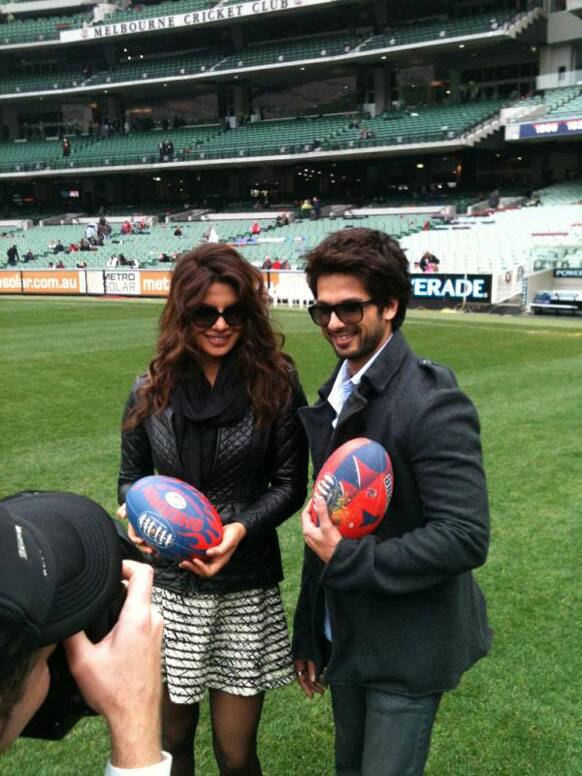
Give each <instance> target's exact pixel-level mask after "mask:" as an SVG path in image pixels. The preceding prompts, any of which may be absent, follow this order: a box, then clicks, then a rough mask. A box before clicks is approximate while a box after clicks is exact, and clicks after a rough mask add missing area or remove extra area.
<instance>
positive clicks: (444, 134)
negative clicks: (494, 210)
mask: <svg viewBox="0 0 582 776" xmlns="http://www.w3.org/2000/svg"><path fill="white" fill-rule="evenodd" d="M502 105H503V103H502V102H501V101H499V100H487V101H483V102H477V103H462V104H460V105H447V106H444V107H431V108H422V109H421V108H418V109H417V110H414V111H410V112H405V111H402V112H392V113H388V114H386V115H383V116H381V117H377V118H374V119H370V118H367V119H363V118H362V119H360V128H356V129H354V128H350V126H349V122H350V117H348V116H346V115H345V114H339V115H331V116H317V117H304V118H294V119H277V120H270V121H257V122H254V123H253V122H251V123H249V124H245V125H243V126H241V127H239V128H238V129H236V130H230V131H224V130H221V128H220V127H219V126H218V125H216V124H212V125H204V126H196V127H184V128H182V129H177V130H167V131H164V130H160V129H155V130H149V131H144V132H131V133H128V134H116V135H110V136H109V137H105V138H104V137H99V136H91V137H88V136H83V137H80V138H74V139H73V140H72V144H71V155H70V156H68V157H63V156H62V149H61V147H60V144H59V143H56V142H54V141H50V142H48V141H47V143H45V144H43V143H38V142H32V143H28V142H18V143H16V142H15V143H2V144H0V170H2V171H7V170H19V169H21V170H26V169H44V168H55V167H91V166H101V165H102V164H111V165H113V164H152V163H154V162H156V161H159V156H158V143H159V142H160V141H162V140H171V141H172V142H173V144H174V149H175V151H174V157H173V158H174V159H175V160H179V161H189V160H192V159H215V158H237V157H241V156H262V155H265V154H267V155H270V154H294V153H305V152H310V151H314V150H320V149H321V150H334V149H342V148H354V147H357V148H365V147H370V146H381V145H388V146H389V145H398V144H401V143H415V142H427V141H431V140H432V141H435V140H448V139H451V138H456V137H459V136H460V135H461V134H463V133H464V132H467V131H468V130H469V129H471V128H472V127H474V126H475V125H478V124H480V123H481V122H483V121H485V120H486V119H487V118H488V117H490V116H492V115H493V114H495V113H497V112H498V111H499V109H500V108H501V107H502ZM362 129H368V130H370V131H371V132H372V133H373V137H371V138H369V139H361V137H360V132H361V131H362Z"/></svg>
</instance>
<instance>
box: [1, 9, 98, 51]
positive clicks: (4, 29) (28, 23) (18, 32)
mask: <svg viewBox="0 0 582 776" xmlns="http://www.w3.org/2000/svg"><path fill="white" fill-rule="evenodd" d="M92 18H93V16H92V14H90V13H78V14H71V15H70V16H44V17H41V18H38V19H16V20H14V21H12V22H9V23H6V24H2V25H1V26H0V46H1V45H3V44H7V45H10V44H13V43H28V42H38V41H44V40H57V39H58V37H59V32H60V31H61V30H72V29H77V28H80V27H83V26H84V25H86V24H89V22H90V21H91V20H92Z"/></svg>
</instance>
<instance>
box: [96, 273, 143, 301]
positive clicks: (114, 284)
mask: <svg viewBox="0 0 582 776" xmlns="http://www.w3.org/2000/svg"><path fill="white" fill-rule="evenodd" d="M104 274H105V293H106V294H113V295H115V294H119V295H120V296H139V295H140V291H141V288H140V282H139V272H138V271H137V270H116V269H111V270H109V269H108V270H106V271H105V273H104Z"/></svg>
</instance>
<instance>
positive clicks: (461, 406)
mask: <svg viewBox="0 0 582 776" xmlns="http://www.w3.org/2000/svg"><path fill="white" fill-rule="evenodd" d="M338 369H339V365H338ZM336 374H337V369H336V370H335V372H334V374H333V375H332V377H331V378H330V380H329V381H328V382H327V383H326V384H325V385H324V386H323V387H322V389H321V390H320V399H319V401H318V402H317V403H316V404H315V405H314V406H312V407H305V408H302V409H300V410H299V414H300V418H301V420H302V423H303V426H304V428H305V430H306V432H307V436H308V438H309V444H310V449H311V454H312V458H313V464H314V474H315V476H317V473H318V471H319V469H320V468H321V466H322V465H323V463H324V462H325V460H326V458H327V457H328V456H329V455H330V454H331V452H332V451H333V450H335V449H336V448H337V447H339V446H340V445H341V444H343V443H344V442H346V441H348V440H349V439H353V438H355V437H368V438H370V439H374V440H376V441H377V442H380V443H381V444H382V445H383V446H384V447H385V449H386V450H387V451H388V453H389V454H390V456H391V459H392V464H393V468H394V494H393V498H392V503H391V504H390V507H389V509H388V512H387V514H386V516H385V518H384V520H383V521H382V523H380V525H379V526H378V528H377V529H376V530H375V532H374V533H372V534H370V535H368V536H366V537H364V538H362V539H359V540H353V539H342V540H341V541H340V543H339V544H338V546H337V548H336V550H335V552H334V554H333V556H332V558H331V559H330V561H329V562H328V563H327V565H324V564H323V563H322V562H321V561H320V560H319V558H318V557H317V556H316V555H315V553H313V552H312V551H311V550H310V549H309V548H307V547H306V549H305V557H304V564H303V574H302V582H301V591H300V596H299V601H298V605H297V610H296V614H295V627H294V639H293V650H294V655H295V657H296V658H307V659H311V660H314V661H315V663H316V665H317V666H318V669H319V670H321V668H322V667H323V666H322V663H323V654H324V649H323V645H324V637H323V620H324V595H325V598H326V599H327V602H328V608H329V612H330V620H331V628H332V633H333V646H332V651H331V657H330V658H329V663H328V665H327V669H326V679H327V681H329V682H330V683H334V682H335V683H356V684H361V685H365V686H370V687H378V688H381V689H385V690H386V691H390V692H396V693H402V694H406V695H424V694H429V693H434V692H440V691H444V690H447V689H450V688H452V687H454V686H455V685H456V684H457V683H458V681H459V679H460V678H461V675H462V674H463V672H464V671H465V670H466V669H467V668H469V667H470V666H471V665H472V664H473V663H474V662H475V661H476V660H478V659H479V658H481V657H482V656H484V655H485V654H486V653H487V651H488V649H489V645H490V640H491V632H490V630H489V627H488V624H487V615H486V609H485V601H484V598H483V595H482V593H481V591H480V589H479V587H478V586H477V584H476V582H475V580H474V578H473V574H472V572H471V570H472V569H474V568H476V567H478V566H480V565H482V564H483V563H484V561H485V558H486V555H487V549H488V542H489V516H488V505H487V490H486V482H485V475H484V471H483V465H482V454H481V444H480V437H479V431H480V429H479V420H478V417H477V413H476V410H475V408H474V406H473V404H472V403H471V401H470V400H469V399H468V398H467V396H466V395H465V394H464V393H463V392H462V391H461V390H460V389H459V388H458V386H457V382H456V379H455V376H454V374H453V373H452V372H451V370H449V369H447V368H446V367H443V366H440V365H437V364H434V363H432V362H431V361H429V360H427V359H422V358H419V357H418V356H416V355H415V354H414V353H413V352H412V351H411V349H410V348H409V347H408V345H407V343H406V340H405V339H404V336H403V335H402V333H401V332H400V331H396V332H395V333H394V335H393V337H392V340H391V341H390V343H389V344H388V345H387V346H386V348H385V349H384V351H383V352H382V353H381V354H380V356H379V357H378V358H377V359H376V361H375V362H374V363H373V364H372V366H371V367H370V369H369V370H368V371H367V372H366V373H365V375H364V376H363V378H362V381H361V383H360V385H359V386H358V387H357V388H356V389H355V390H354V392H353V393H352V395H351V396H350V398H349V399H348V401H347V402H346V404H345V405H344V407H343V409H342V412H341V414H340V417H339V420H338V423H337V426H336V428H335V430H334V429H332V425H331V423H332V420H333V418H334V417H335V413H334V411H333V409H332V408H331V406H330V405H329V404H328V402H327V401H326V399H327V396H328V395H329V392H330V390H331V388H332V386H333V382H334V380H335V376H336Z"/></svg>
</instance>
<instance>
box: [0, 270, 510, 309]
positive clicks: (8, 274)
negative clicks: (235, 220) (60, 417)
mask: <svg viewBox="0 0 582 776" xmlns="http://www.w3.org/2000/svg"><path fill="white" fill-rule="evenodd" d="M171 276H172V273H171V272H170V271H168V270H143V269H139V270H138V269H136V270H132V269H124V270H118V269H104V270H90V269H78V270H51V269H47V270H2V271H1V272H0V294H24V295H29V294H34V295H47V296H63V295H66V296H71V295H75V296H84V295H91V296H130V297H133V296H135V297H166V296H167V295H168V292H169V290H170V281H171ZM263 276H264V280H265V284H266V286H267V288H268V289H269V292H270V293H271V295H272V296H273V298H274V299H275V300H276V302H277V303H279V302H281V301H285V302H288V303H289V304H293V303H295V302H297V303H298V304H299V305H302V304H307V303H308V302H309V301H311V294H310V292H309V289H308V287H307V283H306V280H305V274H304V273H303V272H296V271H276V272H269V271H267V272H263ZM411 285H412V303H413V305H415V306H423V307H431V308H437V309H438V308H443V307H456V306H458V305H460V304H463V303H470V304H477V305H479V304H482V305H488V304H491V303H494V302H495V301H496V300H495V299H493V298H492V297H493V293H492V289H493V288H494V283H493V276H492V275H475V274H468V275H450V274H441V273H438V274H424V275H423V274H413V275H411Z"/></svg>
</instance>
